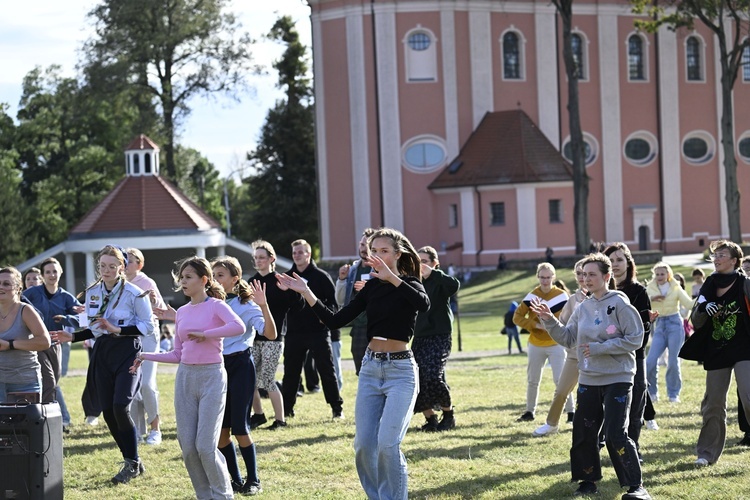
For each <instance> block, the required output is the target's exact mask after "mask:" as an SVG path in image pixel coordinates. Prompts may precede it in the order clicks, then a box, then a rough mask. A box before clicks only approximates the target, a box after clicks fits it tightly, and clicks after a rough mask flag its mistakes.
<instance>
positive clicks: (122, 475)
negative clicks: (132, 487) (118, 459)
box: [112, 458, 140, 484]
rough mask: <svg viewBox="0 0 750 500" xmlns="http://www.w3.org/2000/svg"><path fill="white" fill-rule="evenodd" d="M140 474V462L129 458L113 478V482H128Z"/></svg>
mask: <svg viewBox="0 0 750 500" xmlns="http://www.w3.org/2000/svg"><path fill="white" fill-rule="evenodd" d="M139 475H140V466H139V463H138V462H136V461H135V460H128V459H127V458H126V459H125V460H124V461H123V462H122V468H121V469H120V472H118V473H117V474H116V475H115V477H113V478H112V482H113V483H115V484H127V483H128V482H129V481H130V480H131V479H133V478H136V477H138V476H139Z"/></svg>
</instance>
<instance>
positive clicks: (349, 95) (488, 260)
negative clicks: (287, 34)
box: [308, 0, 750, 266]
mask: <svg viewBox="0 0 750 500" xmlns="http://www.w3.org/2000/svg"><path fill="white" fill-rule="evenodd" d="M308 3H309V4H310V7H311V12H312V15H311V19H312V34H313V67H314V78H315V102H316V129H317V155H318V158H317V165H318V180H319V198H320V223H321V244H322V245H321V246H322V257H323V259H326V260H334V259H345V258H349V257H352V256H354V255H356V242H357V241H358V239H359V235H360V233H361V231H362V229H363V228H365V227H368V226H372V227H377V226H381V225H384V226H391V227H395V228H398V229H400V230H402V231H404V233H405V234H406V235H407V236H408V237H409V238H410V239H411V241H412V242H413V243H414V245H415V246H422V245H432V246H434V247H435V248H437V249H438V251H439V252H441V255H442V259H443V260H444V262H445V263H446V264H447V263H448V262H452V263H454V264H455V265H458V266H475V265H480V266H491V265H494V264H495V263H496V262H497V260H498V256H499V255H500V254H505V256H506V257H507V258H508V259H513V258H522V257H536V256H542V255H544V252H545V249H546V248H547V247H551V248H552V249H553V250H554V252H555V254H559V255H563V254H569V253H572V252H574V250H575V240H574V225H573V180H572V175H571V168H570V166H569V164H568V163H567V162H566V161H565V160H564V158H566V157H568V156H569V150H570V146H569V141H570V135H569V131H568V115H567V108H566V106H567V79H566V75H565V68H564V63H563V61H562V27H561V22H560V20H559V17H558V15H557V12H556V10H555V7H554V6H553V5H552V4H550V2H549V1H547V0H526V1H523V0H519V1H504V0H503V1H499V0H497V1H495V0H455V1H443V0H409V1H403V0H373V1H370V0H308ZM635 19H637V18H636V17H635V16H634V15H633V14H632V13H631V11H630V8H629V5H628V2H627V1H625V0H576V2H575V3H574V18H573V31H574V35H573V42H574V52H575V56H576V60H577V62H578V71H579V92H580V103H581V106H580V108H581V123H582V127H583V131H584V138H585V140H586V144H587V147H586V152H587V158H586V163H587V173H588V176H589V178H590V194H589V226H590V235H591V238H592V240H595V241H607V242H612V241H624V242H626V243H627V244H628V245H630V246H631V248H632V249H634V250H638V249H641V250H652V249H660V250H663V251H664V252H666V253H676V252H697V251H702V250H704V249H705V248H706V247H707V245H708V243H709V242H710V241H711V240H712V239H716V238H720V237H726V236H727V235H728V225H727V216H726V208H725V204H724V191H725V187H724V171H723V170H724V169H723V165H722V161H723V152H722V149H721V144H720V141H721V136H720V113H721V109H720V106H721V96H720V90H721V89H720V74H719V71H720V65H719V60H718V57H717V54H718V48H717V42H716V39H715V37H714V35H713V34H712V33H711V32H710V31H709V30H708V29H707V28H705V27H704V26H703V25H701V24H700V23H699V22H697V23H696V27H695V30H694V31H690V30H687V29H680V30H678V31H677V32H673V31H670V30H668V29H666V28H663V29H661V30H660V31H659V32H658V33H657V34H655V35H651V34H647V33H642V32H639V31H638V30H637V29H636V28H635V26H634V21H635ZM744 57H745V60H746V61H747V62H748V65H746V66H744V67H743V69H742V70H741V73H740V75H739V77H738V81H737V83H736V84H735V90H734V106H735V110H734V119H735V137H734V139H735V142H736V153H737V159H738V177H739V185H740V189H741V190H742V188H743V187H744V186H748V185H750V112H749V111H750V106H748V105H749V104H750V51H746V52H745V54H744ZM741 203H742V214H743V216H745V220H744V223H745V227H747V225H748V224H750V221H748V219H747V217H748V216H749V215H750V199H749V198H748V197H745V198H742V201H741ZM745 234H747V233H745Z"/></svg>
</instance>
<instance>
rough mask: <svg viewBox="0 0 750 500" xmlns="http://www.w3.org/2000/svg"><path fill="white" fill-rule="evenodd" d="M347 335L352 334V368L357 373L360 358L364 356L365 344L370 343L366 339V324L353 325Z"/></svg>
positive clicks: (360, 366) (360, 362)
mask: <svg viewBox="0 0 750 500" xmlns="http://www.w3.org/2000/svg"><path fill="white" fill-rule="evenodd" d="M349 335H351V336H352V349H351V351H352V359H354V370H355V372H356V374H357V375H359V370H360V369H361V368H362V358H364V357H365V351H366V350H367V345H368V344H369V343H370V341H369V340H367V326H353V327H352V329H351V332H350V333H349Z"/></svg>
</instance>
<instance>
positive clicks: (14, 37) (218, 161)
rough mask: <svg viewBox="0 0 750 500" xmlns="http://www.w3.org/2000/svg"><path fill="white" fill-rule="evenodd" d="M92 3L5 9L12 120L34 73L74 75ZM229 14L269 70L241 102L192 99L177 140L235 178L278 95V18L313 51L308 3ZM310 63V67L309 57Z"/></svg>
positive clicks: (252, 6) (276, 0)
mask: <svg viewBox="0 0 750 500" xmlns="http://www.w3.org/2000/svg"><path fill="white" fill-rule="evenodd" d="M97 3H98V2H96V1H95V0H34V1H32V2H28V3H26V2H20V3H15V2H4V5H3V9H2V10H3V12H2V15H0V68H2V70H1V71H0V103H6V104H8V105H9V110H8V114H9V115H10V116H12V117H14V118H15V116H16V113H17V110H18V102H19V100H20V98H21V84H22V82H23V78H24V76H25V75H26V74H27V73H28V72H29V71H31V70H32V69H34V67H35V66H41V67H42V68H46V67H48V66H49V65H51V64H59V65H60V66H62V70H63V75H64V76H75V74H76V72H75V66H76V63H77V62H78V52H79V50H80V48H81V46H82V44H83V42H84V41H85V40H86V39H87V38H89V37H90V36H91V34H92V32H93V30H92V29H91V21H90V20H88V19H87V18H86V14H87V13H88V12H89V11H90V10H91V9H92V8H93V6H94V5H96V4H97ZM230 8H231V10H232V11H233V12H235V13H236V14H237V15H238V16H239V18H240V20H241V22H242V24H243V27H244V29H245V30H246V31H248V32H249V33H250V35H251V36H252V37H253V38H255V39H256V40H258V43H256V44H255V45H254V46H253V47H252V52H253V56H254V60H255V62H257V63H260V64H262V65H263V66H264V67H265V68H266V70H267V74H265V75H258V76H252V77H250V78H249V79H248V81H249V83H250V90H249V91H248V92H246V93H244V94H241V95H240V96H239V102H236V101H234V100H232V99H230V98H226V97H221V98H218V99H215V100H209V99H205V98H201V97H198V98H194V99H193V100H191V101H190V102H189V106H190V107H191V108H192V112H191V114H190V116H189V117H188V119H187V121H186V122H185V123H184V124H183V127H182V129H181V131H180V137H179V141H178V142H179V143H180V144H182V145H184V146H188V147H192V148H195V149H197V150H198V151H200V152H201V154H203V155H204V156H206V157H207V158H208V159H209V161H211V163H213V164H214V166H215V167H216V168H217V169H218V170H219V171H220V172H221V173H222V176H232V175H234V171H236V170H237V169H238V168H240V167H241V164H242V162H244V160H245V156H246V153H247V152H248V151H251V150H252V149H253V148H254V146H255V144H256V142H257V139H258V136H259V135H260V128H261V126H262V125H263V122H264V120H265V116H266V113H267V111H268V110H269V109H270V108H271V107H273V105H274V103H275V102H276V99H278V98H280V97H281V96H282V92H281V91H280V90H279V89H277V88H276V86H275V84H276V73H275V71H274V70H273V68H272V67H271V63H272V62H273V61H274V60H276V59H278V58H279V56H280V55H281V53H282V51H283V46H280V45H278V44H276V43H273V42H270V41H268V40H264V39H263V38H262V36H263V35H264V34H266V33H268V31H269V30H270V29H271V27H272V26H273V23H274V22H275V21H276V19H277V18H278V17H279V16H281V15H290V16H291V17H292V19H293V20H294V21H295V22H296V23H297V24H296V27H297V30H298V31H299V33H300V37H301V39H302V42H303V43H304V44H305V45H307V46H308V48H309V47H310V46H311V45H312V44H311V32H310V8H309V7H308V6H307V2H306V1H305V0H266V1H261V0H234V1H233V2H232V5H231V7H230ZM308 54H309V53H308ZM309 59H310V61H312V55H311V54H309ZM310 64H312V63H311V62H310ZM123 168H124V156H123Z"/></svg>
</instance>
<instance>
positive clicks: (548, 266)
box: [536, 262, 557, 276]
mask: <svg viewBox="0 0 750 500" xmlns="http://www.w3.org/2000/svg"><path fill="white" fill-rule="evenodd" d="M542 269H546V270H547V271H549V272H551V273H552V274H553V275H557V272H556V271H555V266H553V265H552V264H550V263H549V262H540V263H539V264H537V266H536V275H537V276H539V272H540V271H541V270H542Z"/></svg>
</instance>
